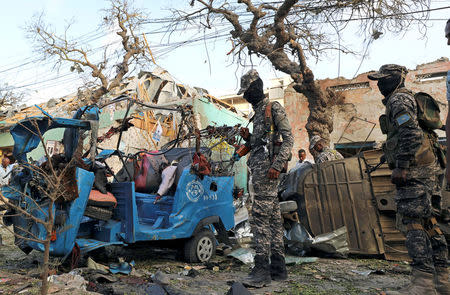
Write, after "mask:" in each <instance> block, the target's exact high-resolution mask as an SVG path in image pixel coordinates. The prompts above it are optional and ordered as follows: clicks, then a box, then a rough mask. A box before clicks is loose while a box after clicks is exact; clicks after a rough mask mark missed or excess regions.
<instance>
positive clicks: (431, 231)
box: [425, 217, 443, 238]
mask: <svg viewBox="0 0 450 295" xmlns="http://www.w3.org/2000/svg"><path fill="white" fill-rule="evenodd" d="M425 231H426V232H427V234H428V236H429V237H430V238H431V237H434V236H440V235H442V234H443V233H442V230H441V229H440V228H439V226H438V224H437V220H436V218H435V217H431V218H429V219H427V220H425Z"/></svg>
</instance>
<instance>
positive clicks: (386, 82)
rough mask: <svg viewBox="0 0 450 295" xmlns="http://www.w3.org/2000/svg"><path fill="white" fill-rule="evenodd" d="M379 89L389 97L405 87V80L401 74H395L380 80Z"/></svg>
mask: <svg viewBox="0 0 450 295" xmlns="http://www.w3.org/2000/svg"><path fill="white" fill-rule="evenodd" d="M377 85H378V89H379V90H380V92H381V94H383V96H384V97H388V96H389V95H391V94H392V92H394V91H395V90H396V89H398V88H402V87H405V79H404V78H403V77H402V75H401V74H400V73H398V74H397V73H393V74H391V75H389V76H387V77H384V78H381V79H379V80H378V83H377Z"/></svg>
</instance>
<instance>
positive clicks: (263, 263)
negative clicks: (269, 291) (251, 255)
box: [242, 255, 271, 288]
mask: <svg viewBox="0 0 450 295" xmlns="http://www.w3.org/2000/svg"><path fill="white" fill-rule="evenodd" d="M270 281H271V280H270V265H269V257H265V256H262V255H256V256H255V267H254V268H253V269H252V271H251V272H250V274H249V275H248V277H246V278H245V279H244V280H243V281H242V284H243V285H244V286H246V287H254V288H262V287H264V286H267V285H269V284H270Z"/></svg>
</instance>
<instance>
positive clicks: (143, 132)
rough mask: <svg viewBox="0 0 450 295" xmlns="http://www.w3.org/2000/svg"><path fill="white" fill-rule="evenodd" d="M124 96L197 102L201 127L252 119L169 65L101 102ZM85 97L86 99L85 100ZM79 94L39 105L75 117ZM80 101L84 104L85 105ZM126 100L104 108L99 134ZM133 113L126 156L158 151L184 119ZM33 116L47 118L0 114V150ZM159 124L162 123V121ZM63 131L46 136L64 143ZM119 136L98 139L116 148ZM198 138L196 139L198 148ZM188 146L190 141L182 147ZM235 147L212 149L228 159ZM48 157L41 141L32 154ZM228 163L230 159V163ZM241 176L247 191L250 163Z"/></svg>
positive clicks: (161, 102)
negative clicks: (182, 80) (183, 80)
mask: <svg viewBox="0 0 450 295" xmlns="http://www.w3.org/2000/svg"><path fill="white" fill-rule="evenodd" d="M119 95H127V96H129V97H131V98H133V99H136V100H139V101H141V102H144V103H147V104H150V105H158V106H164V107H166V108H171V109H176V108H177V107H179V106H182V105H191V106H193V112H194V116H195V118H198V126H197V127H198V128H199V129H204V128H206V127H207V126H208V125H212V126H223V125H229V126H234V125H236V124H241V125H246V124H247V123H248V120H247V119H246V118H244V115H243V114H242V113H240V112H238V111H237V110H236V109H235V108H234V107H233V106H231V105H229V104H227V103H226V102H222V101H220V100H218V99H216V98H214V97H213V96H211V95H209V94H208V92H207V91H206V90H204V89H200V88H191V87H189V86H185V85H182V84H179V83H177V82H175V80H174V79H173V78H172V77H171V76H170V74H169V73H168V72H167V71H165V70H164V69H161V68H158V69H156V70H155V71H154V72H151V73H150V72H141V73H140V74H139V75H138V76H137V77H131V78H129V79H128V80H127V81H125V82H124V83H123V84H122V85H121V86H120V87H118V89H116V90H114V91H113V92H112V93H109V94H107V95H105V96H103V97H102V98H101V101H100V102H99V105H102V104H108V103H109V102H110V101H111V100H112V99H114V98H115V97H118V96H119ZM80 101H81V102H80ZM82 101H83V100H82V99H79V98H78V95H72V96H67V97H65V98H61V99H59V100H51V101H49V102H47V103H44V104H41V105H40V107H41V108H42V109H44V110H45V111H47V112H48V113H49V114H51V115H52V116H54V117H65V118H71V117H72V116H73V114H74V112H75V111H76V110H77V109H79V108H80V107H81V106H84V105H86V104H87V102H84V104H83V102H82ZM80 104H81V105H80ZM126 108H127V106H126V101H122V102H119V103H115V104H109V105H106V107H104V108H102V110H101V112H100V118H99V132H98V135H99V136H102V135H104V134H106V133H107V132H108V130H109V129H110V128H111V127H119V126H120V122H121V121H122V120H123V119H124V116H125V113H126ZM129 115H132V116H133V118H134V119H133V120H131V122H132V123H133V124H134V125H135V127H131V128H130V129H128V131H126V132H124V133H123V135H122V138H121V142H120V145H119V149H120V150H121V151H122V152H124V153H125V154H135V153H137V152H138V151H139V150H143V149H144V150H148V151H154V150H158V149H159V148H160V147H161V146H162V145H164V144H165V143H167V142H168V141H170V140H173V139H175V137H176V133H177V129H178V126H177V125H178V124H179V123H180V121H181V114H180V113H179V112H177V111H169V110H160V109H148V108H143V107H141V106H138V105H137V104H134V105H133V107H132V108H131V109H130V113H129ZM31 116H42V112H41V111H40V110H39V109H38V108H36V107H35V106H30V107H27V108H25V109H24V110H23V111H20V112H16V113H15V114H13V115H12V116H10V117H2V118H0V119H1V120H3V121H0V128H1V130H0V139H2V140H1V141H0V151H1V148H2V147H3V146H4V147H8V148H10V147H11V146H12V145H13V144H14V142H13V140H12V137H11V135H10V134H9V127H10V126H12V125H13V124H15V123H16V122H18V121H20V120H21V119H24V118H26V117H31ZM158 122H159V123H158ZM158 124H159V125H161V126H162V129H163V134H162V136H161V139H160V141H159V142H158V141H155V140H154V139H153V138H152V135H153V132H155V129H156V127H157V125H158ZM63 132H64V129H53V130H50V131H49V132H47V133H46V134H45V136H44V140H46V141H52V143H55V142H54V141H60V140H62V137H63ZM118 139H119V135H118V134H115V135H113V136H112V137H111V138H109V139H106V140H104V141H103V142H101V143H99V144H98V146H99V147H101V148H104V149H115V148H116V147H117V141H118ZM84 144H85V150H87V149H88V148H89V138H86V139H85V142H84ZM193 145H194V141H193V142H191V146H192V147H193ZM183 146H185V145H183ZM233 151H234V148H232V147H231V146H229V145H221V146H218V147H216V148H215V150H214V151H213V156H214V157H213V160H228V159H229V158H230V157H231V154H232V152H233ZM42 156H44V150H43V148H42V144H39V146H38V148H36V149H35V150H33V151H32V152H30V153H29V154H28V157H32V158H33V159H34V160H37V159H40V158H41V157H42ZM226 163H227V164H228V162H226ZM108 164H109V165H110V167H111V168H112V169H113V170H114V171H115V172H118V171H119V170H120V169H121V167H122V164H121V163H120V161H119V159H118V158H117V157H112V158H111V159H110V160H108ZM233 171H234V173H235V175H236V177H235V180H236V183H235V184H236V186H238V187H240V188H244V189H245V191H246V190H247V166H246V164H245V161H240V162H239V163H236V164H235V165H234V166H233Z"/></svg>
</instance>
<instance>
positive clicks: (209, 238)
mask: <svg viewBox="0 0 450 295" xmlns="http://www.w3.org/2000/svg"><path fill="white" fill-rule="evenodd" d="M215 255H216V238H215V237H214V234H213V233H212V231H211V230H210V229H206V228H204V229H202V230H200V231H199V232H198V233H196V234H195V235H194V236H193V237H192V238H190V239H189V240H187V241H186V243H185V244H184V259H185V260H186V262H189V263H195V262H207V261H209V260H210V259H211V258H213V257H214V256H215Z"/></svg>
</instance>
